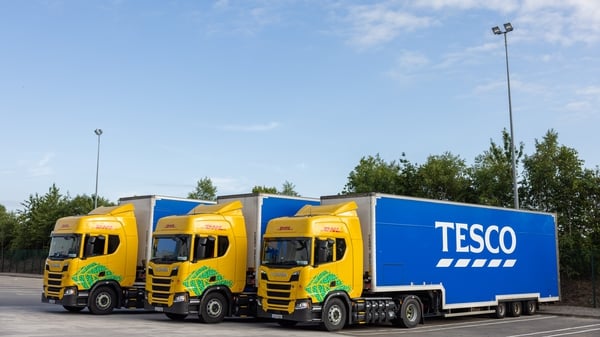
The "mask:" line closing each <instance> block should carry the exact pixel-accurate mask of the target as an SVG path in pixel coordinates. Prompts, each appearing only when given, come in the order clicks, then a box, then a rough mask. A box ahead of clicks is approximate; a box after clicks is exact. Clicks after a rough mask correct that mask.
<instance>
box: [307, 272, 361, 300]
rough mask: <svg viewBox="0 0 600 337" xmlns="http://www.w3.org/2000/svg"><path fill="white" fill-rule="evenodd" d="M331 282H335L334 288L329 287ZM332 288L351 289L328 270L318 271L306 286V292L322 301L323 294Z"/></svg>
mask: <svg viewBox="0 0 600 337" xmlns="http://www.w3.org/2000/svg"><path fill="white" fill-rule="evenodd" d="M332 282H333V283H335V284H336V286H335V288H334V289H331V284H332ZM332 290H343V291H346V292H349V291H350V290H351V289H350V287H349V286H348V285H346V284H344V283H343V282H342V280H340V278H339V277H338V276H337V275H335V274H334V273H332V272H330V271H328V270H324V271H322V272H320V273H319V274H318V275H317V276H315V277H314V278H313V279H312V280H310V282H309V283H308V285H307V286H306V292H307V293H308V294H310V296H311V297H314V298H315V299H316V300H317V301H318V302H323V300H324V299H325V296H326V295H327V294H328V293H329V292H330V291H332Z"/></svg>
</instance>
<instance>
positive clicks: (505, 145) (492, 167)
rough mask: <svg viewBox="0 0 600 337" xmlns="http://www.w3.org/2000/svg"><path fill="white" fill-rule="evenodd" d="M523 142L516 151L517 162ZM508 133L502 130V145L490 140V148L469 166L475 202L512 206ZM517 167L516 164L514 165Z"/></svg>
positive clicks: (512, 190) (521, 152)
mask: <svg viewBox="0 0 600 337" xmlns="http://www.w3.org/2000/svg"><path fill="white" fill-rule="evenodd" d="M523 147H524V145H523V143H521V144H520V146H519V150H518V151H516V153H515V155H516V158H515V161H516V162H517V163H518V162H520V160H521V156H522V155H523ZM510 153H511V146H510V135H509V134H508V131H506V129H504V130H502V147H500V146H498V145H497V144H496V143H494V141H493V140H490V148H489V149H488V150H487V151H485V152H484V153H483V154H480V155H478V156H477V157H475V164H474V165H473V166H472V167H471V180H472V183H473V189H474V197H475V200H474V201H475V202H477V203H479V204H484V205H490V206H500V207H513V206H514V195H513V192H514V188H513V178H512V163H511V161H512V158H511V155H510ZM516 167H518V166H516Z"/></svg>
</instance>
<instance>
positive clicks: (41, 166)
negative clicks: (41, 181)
mask: <svg viewBox="0 0 600 337" xmlns="http://www.w3.org/2000/svg"><path fill="white" fill-rule="evenodd" d="M52 158H54V153H51V152H50V153H46V154H44V155H43V157H42V158H41V159H40V160H38V161H37V162H35V163H33V164H32V165H30V166H29V167H28V168H27V172H29V174H30V175H31V176H33V177H41V176H48V175H51V174H53V173H54V170H53V169H52V167H51V166H50V161H51V160H52Z"/></svg>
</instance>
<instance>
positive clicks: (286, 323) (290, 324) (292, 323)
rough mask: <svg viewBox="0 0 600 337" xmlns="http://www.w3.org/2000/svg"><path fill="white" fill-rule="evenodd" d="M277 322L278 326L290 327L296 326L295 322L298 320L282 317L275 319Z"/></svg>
mask: <svg viewBox="0 0 600 337" xmlns="http://www.w3.org/2000/svg"><path fill="white" fill-rule="evenodd" d="M277 324H279V326H282V327H284V328H291V327H293V326H296V324H298V322H296V321H290V320H287V319H283V320H279V321H277Z"/></svg>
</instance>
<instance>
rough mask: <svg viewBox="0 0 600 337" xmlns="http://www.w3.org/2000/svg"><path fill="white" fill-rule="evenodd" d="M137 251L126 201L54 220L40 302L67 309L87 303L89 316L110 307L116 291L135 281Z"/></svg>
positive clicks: (78, 308) (132, 223) (132, 222)
mask: <svg viewBox="0 0 600 337" xmlns="http://www.w3.org/2000/svg"><path fill="white" fill-rule="evenodd" d="M137 249H138V238H137V227H136V219H135V215H134V207H133V205H132V204H125V205H121V206H114V207H98V208H96V209H95V210H93V211H91V212H90V213H88V214H87V215H84V216H70V217H65V218H61V219H59V220H58V221H57V222H56V225H55V227H54V231H53V232H52V241H51V244H50V251H49V253H48V259H47V260H46V267H45V271H44V293H43V294H42V301H43V302H46V303H54V304H56V303H60V304H62V305H63V306H64V307H65V309H67V310H69V311H80V310H82V309H83V308H85V307H86V306H88V305H89V309H90V311H91V312H93V313H95V314H104V313H108V312H110V311H112V309H113V308H114V307H115V306H116V303H115V302H116V299H117V294H116V289H117V288H122V287H131V286H132V285H133V283H134V282H135V280H136V273H137V272H139V271H137V270H136V266H135V263H136V261H135V256H136V255H137ZM131 256H133V257H134V258H133V259H131ZM132 264H133V265H132ZM88 299H91V300H89V301H88ZM135 300H139V299H137V298H135V297H134V298H131V299H129V301H135ZM128 305H132V303H129V304H128Z"/></svg>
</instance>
